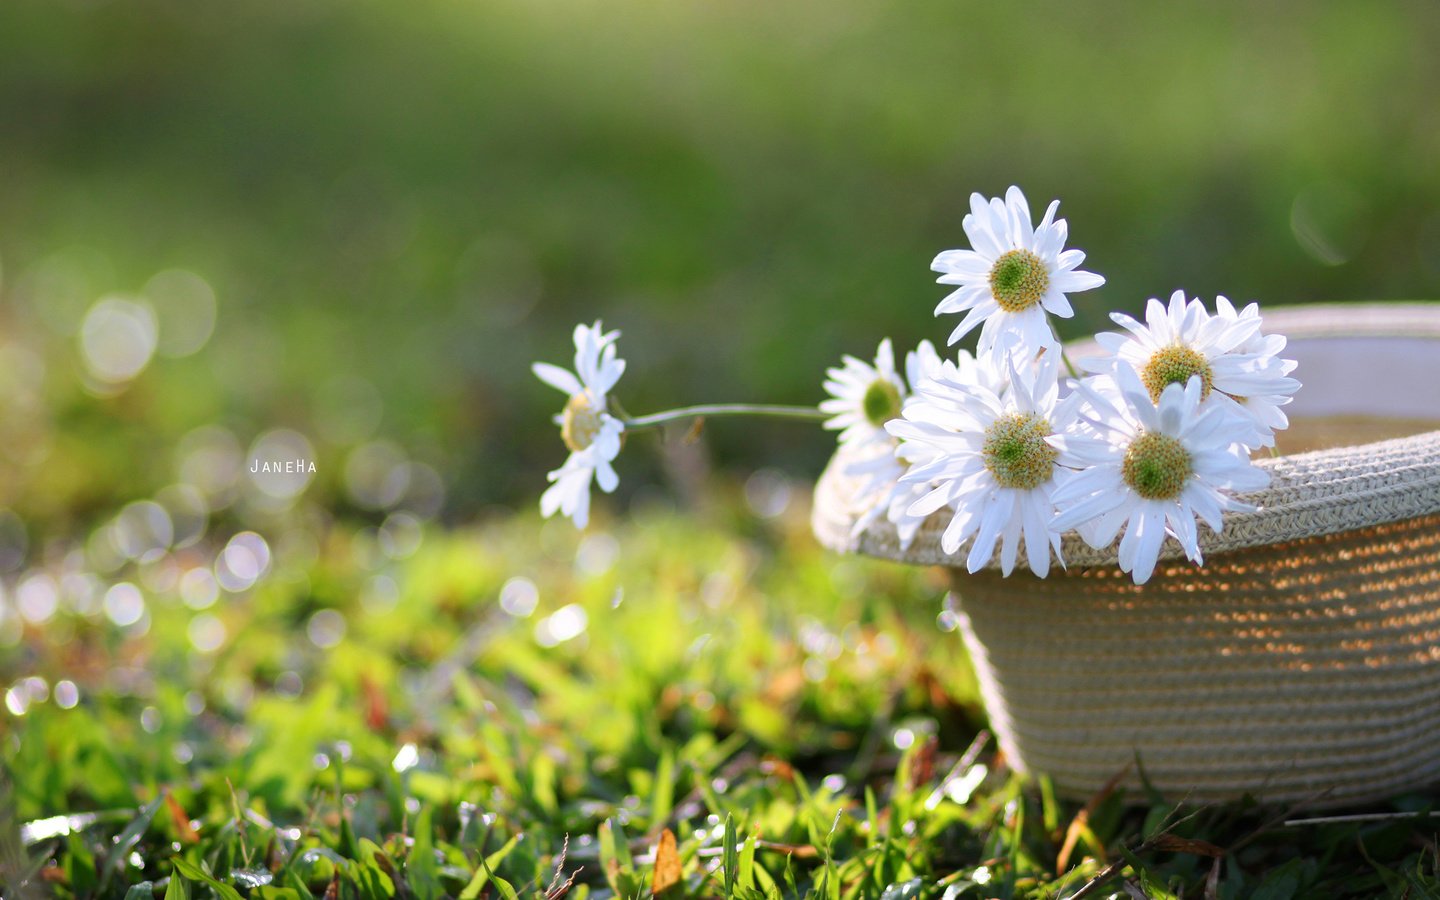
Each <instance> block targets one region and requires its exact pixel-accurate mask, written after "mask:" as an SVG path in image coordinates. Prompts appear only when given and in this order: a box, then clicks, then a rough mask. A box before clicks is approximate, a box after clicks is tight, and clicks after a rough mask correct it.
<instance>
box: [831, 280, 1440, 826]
mask: <svg viewBox="0 0 1440 900" xmlns="http://www.w3.org/2000/svg"><path fill="white" fill-rule="evenodd" d="M1266 321H1267V330H1269V331H1278V332H1282V333H1286V334H1288V335H1289V336H1290V338H1291V349H1292V354H1288V355H1294V356H1295V357H1296V358H1297V359H1299V360H1300V363H1301V366H1300V369H1299V370H1298V371H1297V372H1296V375H1297V376H1298V377H1299V378H1300V379H1301V381H1302V382H1307V387H1306V388H1305V389H1304V390H1302V391H1301V397H1303V396H1304V395H1305V393H1306V391H1309V390H1311V389H1312V388H1313V387H1314V386H1315V385H1314V382H1315V380H1316V379H1311V378H1308V377H1307V374H1308V373H1307V371H1306V365H1307V362H1310V363H1315V364H1316V365H1317V368H1319V366H1320V364H1321V363H1325V362H1330V363H1333V362H1334V361H1335V360H1342V361H1343V364H1344V365H1345V366H1346V368H1347V370H1348V371H1346V372H1343V373H1340V377H1338V378H1331V379H1330V381H1329V382H1326V381H1325V380H1324V378H1325V376H1323V375H1322V376H1321V379H1320V380H1321V382H1322V384H1324V385H1327V386H1328V390H1326V391H1325V392H1324V393H1328V395H1329V396H1325V395H1321V396H1317V397H1315V398H1313V399H1312V400H1310V401H1309V405H1310V411H1312V412H1319V413H1322V414H1327V415H1335V414H1344V413H1352V414H1353V413H1365V412H1369V411H1373V410H1375V409H1377V407H1380V406H1382V405H1383V404H1384V403H1386V402H1388V401H1386V400H1377V399H1376V398H1379V397H1383V396H1387V395H1386V393H1385V392H1387V391H1388V392H1391V393H1393V394H1397V395H1405V394H1406V393H1407V391H1406V390H1405V388H1406V386H1407V384H1408V385H1409V386H1411V387H1414V388H1418V390H1412V391H1409V392H1408V393H1409V394H1411V395H1413V396H1412V397H1410V398H1409V399H1408V400H1406V401H1405V402H1403V403H1401V404H1400V406H1398V407H1396V406H1394V405H1393V404H1391V405H1390V406H1387V407H1385V409H1386V411H1388V412H1390V413H1391V414H1397V413H1398V414H1404V415H1409V416H1414V417H1416V418H1430V419H1440V397H1437V396H1436V393H1437V392H1436V391H1435V389H1434V387H1433V385H1434V383H1435V377H1434V376H1435V374H1437V373H1440V363H1436V362H1435V360H1437V359H1440V305H1405V306H1385V305H1370V306H1359V307H1336V306H1329V307H1319V308H1315V307H1312V308H1299V309H1291V310H1285V311H1283V312H1281V313H1276V314H1271V315H1267V317H1266ZM1082 353H1083V350H1082ZM1351 357H1361V358H1351ZM1407 358H1408V359H1409V360H1410V362H1413V363H1414V364H1415V365H1418V366H1420V367H1421V368H1420V369H1419V370H1418V371H1419V372H1420V374H1422V375H1428V376H1429V377H1428V378H1425V379H1423V381H1422V383H1420V384H1416V383H1415V382H1416V381H1417V380H1419V379H1414V378H1410V379H1409V380H1408V381H1407V382H1405V383H1402V384H1399V385H1397V384H1396V383H1395V382H1394V381H1391V380H1390V379H1389V378H1386V377H1384V376H1385V373H1387V372H1389V373H1391V374H1395V373H1397V372H1403V370H1404V367H1405V366H1406V365H1407V364H1408V363H1407ZM1332 367H1333V366H1332ZM1397 367H1398V368H1397ZM1331 374H1334V373H1331ZM1376 379H1380V381H1381V383H1376ZM1341 395H1344V396H1341ZM1407 403H1408V405H1406V404H1407ZM1295 406H1296V407H1297V408H1298V407H1300V406H1301V403H1300V398H1297V401H1296V404H1295ZM1257 462H1258V464H1259V465H1262V466H1264V467H1265V468H1267V469H1268V470H1269V471H1270V473H1271V477H1272V483H1271V486H1270V487H1269V488H1268V489H1267V490H1265V491H1263V492H1260V493H1257V494H1252V495H1249V496H1248V497H1247V498H1246V499H1247V500H1249V501H1251V502H1253V503H1255V504H1257V505H1258V506H1259V507H1260V509H1259V511H1257V512H1254V513H1247V514H1232V515H1229V516H1227V517H1226V521H1225V528H1224V531H1223V533H1222V534H1219V535H1216V534H1214V533H1210V532H1208V531H1207V530H1206V529H1204V528H1203V526H1202V541H1201V544H1202V547H1203V548H1204V550H1205V557H1206V563H1205V565H1204V566H1203V567H1200V568H1197V567H1195V566H1193V565H1191V564H1190V563H1188V562H1186V561H1185V560H1184V559H1183V558H1180V553H1179V549H1178V547H1176V546H1175V545H1174V543H1173V542H1170V544H1169V545H1168V547H1167V551H1166V552H1165V553H1164V554H1162V562H1161V564H1160V565H1159V566H1158V567H1157V570H1156V574H1155V576H1154V577H1153V578H1152V579H1151V581H1150V582H1149V583H1147V584H1146V585H1144V586H1142V587H1137V586H1135V585H1133V584H1132V583H1131V582H1130V579H1129V577H1128V576H1126V575H1124V574H1123V573H1121V572H1120V571H1119V569H1118V567H1116V566H1115V559H1116V548H1115V547H1113V546H1112V547H1109V548H1105V549H1103V550H1099V551H1097V550H1092V549H1091V548H1089V547H1087V546H1085V545H1084V544H1083V542H1079V541H1078V540H1074V539H1067V540H1066V542H1065V544H1064V550H1065V557H1066V561H1067V563H1068V564H1069V569H1068V570H1066V571H1058V570H1052V573H1051V575H1050V577H1049V578H1046V579H1038V578H1035V577H1033V576H1032V575H1030V574H1029V573H1028V572H1017V573H1016V574H1014V575H1012V576H1011V577H1009V578H1003V577H1001V576H1000V574H999V572H998V571H997V570H995V569H993V568H991V569H986V570H982V571H981V572H979V573H977V574H975V575H970V574H967V573H966V572H965V571H964V569H963V554H962V555H961V557H960V558H958V559H953V558H950V557H947V556H946V555H945V554H944V552H943V551H942V550H941V549H940V546H939V533H940V531H942V530H943V527H944V521H943V519H941V518H939V517H937V518H936V519H935V520H932V522H930V523H927V525H926V527H925V528H923V529H922V531H921V534H920V536H919V537H918V538H917V539H916V541H915V543H914V544H913V545H912V546H911V547H910V549H909V550H908V551H907V552H903V553H902V552H901V551H900V549H899V546H898V542H897V540H896V537H895V533H894V529H893V527H891V526H889V525H888V523H885V522H883V521H882V522H879V523H876V524H874V525H872V526H870V527H869V528H868V529H867V530H865V531H864V532H862V533H859V534H853V533H852V529H853V524H854V521H855V517H856V515H857V514H858V513H859V512H861V511H860V510H857V509H854V508H853V507H854V503H853V495H854V484H853V483H852V482H851V480H850V479H848V478H846V477H844V476H843V475H842V474H841V470H842V469H843V466H844V459H843V458H840V457H837V459H836V460H834V461H832V464H831V465H830V467H829V468H828V469H827V471H826V473H825V474H824V475H823V476H822V477H821V480H820V482H819V484H818V485H817V489H816V496H815V507H814V512H813V517H812V520H813V525H814V529H815V532H816V534H817V536H818V537H819V538H820V540H821V541H822V543H824V544H826V545H827V546H829V547H831V548H833V549H836V550H841V551H848V552H861V553H866V554H869V555H874V556H880V557H883V558H887V559H893V560H897V561H902V562H909V563H916V564H937V565H943V566H950V567H951V582H952V588H953V590H954V593H955V595H956V597H957V599H958V600H959V608H960V611H961V617H960V625H961V633H962V635H963V636H964V639H965V642H966V646H967V648H968V649H969V652H970V656H971V659H972V660H973V662H974V665H975V668H976V673H977V675H978V677H979V680H980V684H981V688H982V692H983V695H984V699H985V702H986V706H987V709H988V711H989V713H990V717H991V723H992V726H993V728H994V730H995V732H996V734H997V736H998V738H999V740H1000V743H1001V747H1002V748H1003V750H1004V751H1005V753H1006V755H1007V757H1008V758H1009V759H1010V760H1011V763H1012V764H1013V765H1015V766H1016V767H1017V768H1020V769H1022V770H1030V771H1035V772H1044V773H1047V774H1049V775H1050V776H1051V777H1052V778H1053V779H1054V780H1055V784H1056V786H1057V788H1059V789H1060V790H1061V791H1062V792H1064V793H1065V794H1067V795H1069V796H1086V795H1089V794H1090V793H1093V792H1094V791H1095V790H1097V789H1098V788H1099V787H1100V786H1101V785H1103V784H1104V783H1105V782H1106V781H1107V780H1109V779H1110V778H1111V777H1112V776H1114V775H1116V774H1117V773H1119V772H1120V771H1121V770H1122V769H1124V768H1125V767H1126V766H1127V765H1130V766H1131V769H1130V771H1129V772H1128V774H1127V775H1126V776H1125V778H1124V780H1123V782H1122V783H1124V784H1126V785H1127V786H1128V787H1129V788H1131V789H1132V790H1131V791H1130V792H1129V795H1130V797H1131V799H1134V800H1137V801H1138V800H1143V793H1142V792H1141V791H1139V790H1138V789H1139V788H1140V772H1139V770H1138V769H1137V768H1135V767H1134V766H1133V765H1132V764H1133V763H1134V761H1135V760H1136V759H1137V757H1138V759H1139V762H1140V765H1141V766H1143V769H1144V773H1145V776H1146V777H1148V779H1149V780H1150V782H1151V784H1152V785H1154V786H1155V787H1156V788H1158V789H1159V790H1160V791H1161V792H1162V793H1164V794H1165V795H1166V796H1167V797H1170V798H1172V799H1177V800H1178V799H1181V798H1184V797H1189V798H1190V799H1192V800H1195V801H1209V800H1227V799H1234V798H1237V797H1239V796H1241V795H1243V794H1246V793H1249V794H1252V795H1254V796H1256V797H1259V798H1261V799H1263V800H1266V801H1273V802H1285V803H1292V802H1306V803H1308V804H1309V805H1312V806H1316V807H1323V806H1337V805H1344V804H1347V803H1355V802H1359V801H1362V800H1369V799H1378V798H1383V797H1387V796H1391V795H1394V794H1396V793H1399V792H1402V791H1404V790H1407V789H1412V788H1416V787H1420V786H1423V785H1426V784H1428V783H1431V782H1434V781H1437V780H1440V432H1437V431H1432V432H1428V433H1424V434H1420V435H1417V436H1413V437H1406V438H1399V439H1393V440H1388V441H1383V442H1377V443H1371V444H1364V445H1360V446H1352V447H1343V448H1337V449H1329V450H1321V451H1316V452H1311V453H1304V454H1297V455H1293V456H1285V457H1278V458H1269V459H1263V460H1257ZM962 550H963V548H962Z"/></svg>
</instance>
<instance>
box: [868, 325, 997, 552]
mask: <svg viewBox="0 0 1440 900" xmlns="http://www.w3.org/2000/svg"><path fill="white" fill-rule="evenodd" d="M960 359H961V361H962V365H966V364H968V365H966V370H967V371H968V370H969V369H970V368H972V367H973V366H974V360H973V358H971V357H970V354H968V353H964V352H963V351H962V352H961V354H960ZM947 367H948V369H949V370H950V371H953V372H954V374H955V377H957V378H958V377H962V376H961V374H960V369H959V368H957V367H956V365H955V363H951V362H948V361H944V360H941V358H940V354H939V353H937V352H936V351H935V345H934V344H932V343H930V342H929V341H921V342H920V344H919V346H917V347H916V348H915V349H914V350H911V351H910V352H909V353H907V354H905V381H906V383H907V384H908V386H909V388H910V395H909V396H908V397H907V399H906V400H905V401H904V403H905V404H906V405H908V404H912V403H914V402H915V399H916V398H915V396H914V391H915V390H917V389H919V388H920V387H921V386H923V385H924V384H925V383H926V382H928V381H929V380H931V379H933V378H936V377H938V376H940V375H941V374H942V373H943V372H945V371H946V370H947ZM886 439H887V442H888V443H886V444H884V445H880V444H877V445H875V446H876V447H877V450H876V452H874V454H873V455H871V456H868V457H866V458H863V459H860V460H858V461H856V462H853V463H851V464H849V465H848V466H846V467H845V473H846V474H847V475H853V476H857V477H861V478H864V479H865V483H864V484H863V485H862V486H861V487H860V489H859V490H857V491H856V495H855V503H856V506H857V508H859V509H861V510H863V512H862V513H861V514H860V515H859V516H858V517H856V519H855V525H854V527H853V528H852V529H851V534H852V535H859V534H860V533H861V532H863V531H864V530H865V529H867V528H869V527H870V525H871V524H872V523H874V522H875V520H876V519H878V518H879V517H880V516H882V515H883V516H885V518H886V519H887V520H889V521H890V522H891V523H892V524H894V526H895V532H896V534H897V535H898V536H899V538H900V549H902V550H905V549H908V548H909V547H910V544H911V543H913V542H914V540H915V535H916V534H917V533H918V532H919V530H920V526H921V525H923V524H924V522H925V519H926V518H928V517H927V516H912V515H910V514H909V508H910V505H911V504H912V503H914V502H915V501H916V500H918V499H919V498H920V497H921V496H923V495H924V494H925V493H926V492H927V491H928V488H927V487H926V486H925V485H923V484H909V483H902V482H901V481H900V477H901V476H902V475H904V474H905V471H906V469H907V467H909V466H912V465H916V464H917V463H923V462H929V461H931V459H932V458H933V456H934V453H935V451H934V450H933V448H931V447H929V446H928V445H927V446H921V445H914V444H911V443H909V442H907V441H901V440H899V439H897V438H894V437H891V436H890V435H889V434H888V432H887V434H886Z"/></svg>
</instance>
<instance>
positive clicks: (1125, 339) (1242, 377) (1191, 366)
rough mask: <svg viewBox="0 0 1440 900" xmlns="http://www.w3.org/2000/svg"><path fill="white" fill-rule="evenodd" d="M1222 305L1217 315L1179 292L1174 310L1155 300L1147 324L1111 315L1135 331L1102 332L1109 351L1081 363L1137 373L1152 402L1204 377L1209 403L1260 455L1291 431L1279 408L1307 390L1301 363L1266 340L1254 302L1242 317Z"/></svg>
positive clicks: (1221, 301)
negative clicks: (1299, 373)
mask: <svg viewBox="0 0 1440 900" xmlns="http://www.w3.org/2000/svg"><path fill="white" fill-rule="evenodd" d="M1215 307H1216V312H1215V313H1214V314H1213V315H1212V314H1211V313H1210V312H1208V311H1207V310H1206V309H1205V305H1204V304H1202V303H1201V302H1200V301H1199V300H1198V299H1196V300H1190V301H1189V302H1187V301H1186V299H1185V292H1184V291H1176V292H1175V293H1174V294H1172V295H1170V305H1169V307H1168V308H1167V307H1165V306H1164V305H1162V304H1161V303H1160V301H1159V300H1155V299H1152V300H1150V302H1149V303H1148V304H1146V307H1145V324H1141V323H1140V322H1137V321H1136V320H1135V319H1133V318H1131V317H1130V316H1127V315H1125V314H1124V313H1111V314H1110V318H1111V319H1113V320H1114V321H1115V323H1116V324H1118V325H1121V326H1123V327H1124V328H1125V329H1126V330H1127V331H1129V332H1130V333H1129V334H1123V333H1119V332H1103V333H1101V334H1097V335H1096V336H1095V341H1096V343H1098V344H1100V346H1101V347H1103V348H1104V349H1105V350H1106V351H1107V352H1106V353H1105V354H1104V355H1102V356H1099V357H1094V358H1091V359H1085V360H1081V361H1080V363H1081V365H1082V366H1083V367H1085V368H1086V369H1087V370H1089V371H1091V372H1100V373H1104V374H1108V375H1112V376H1113V375H1114V374H1115V372H1116V370H1117V368H1119V367H1133V368H1134V369H1135V371H1136V372H1137V373H1139V375H1140V380H1141V381H1142V382H1143V383H1144V385H1145V388H1146V390H1147V391H1148V392H1149V394H1150V399H1151V400H1152V401H1158V400H1159V399H1160V394H1161V392H1162V391H1163V390H1164V389H1165V387H1166V386H1167V385H1170V384H1180V385H1184V384H1185V383H1186V382H1187V381H1189V380H1190V378H1191V376H1194V375H1198V376H1200V379H1201V390H1200V398H1201V402H1202V403H1203V404H1205V405H1206V406H1210V405H1218V406H1220V407H1222V408H1223V409H1224V410H1225V411H1226V414H1227V415H1229V416H1231V418H1232V419H1233V421H1234V423H1235V427H1234V430H1233V431H1232V435H1231V436H1232V438H1233V439H1234V440H1235V441H1237V442H1239V443H1241V444H1244V445H1245V446H1246V447H1249V448H1250V449H1252V450H1253V449H1255V448H1257V447H1269V446H1274V444H1275V430H1276V429H1277V428H1285V427H1286V426H1288V425H1289V422H1288V420H1286V418H1285V415H1284V414H1283V413H1282V412H1280V409H1279V407H1280V406H1283V405H1284V404H1286V403H1289V402H1290V397H1291V395H1292V394H1294V393H1295V392H1296V391H1297V390H1299V389H1300V382H1298V381H1296V380H1295V379H1294V378H1291V377H1289V373H1290V372H1292V371H1294V369H1295V362H1294V361H1293V360H1288V359H1281V358H1279V356H1278V355H1277V354H1279V353H1280V352H1281V351H1282V350H1284V348H1285V338H1284V337H1281V336H1279V335H1272V336H1270V337H1266V336H1264V335H1262V334H1261V332H1260V309H1259V306H1258V305H1256V304H1254V303H1252V304H1250V305H1249V306H1247V307H1245V309H1244V310H1243V311H1240V312H1236V310H1235V307H1234V306H1232V305H1231V304H1230V301H1229V300H1226V299H1225V298H1224V297H1218V298H1216V301H1215Z"/></svg>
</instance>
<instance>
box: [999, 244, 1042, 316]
mask: <svg viewBox="0 0 1440 900" xmlns="http://www.w3.org/2000/svg"><path fill="white" fill-rule="evenodd" d="M1049 286H1050V273H1049V272H1048V271H1046V269H1045V263H1043V262H1041V261H1040V257H1038V256H1036V255H1035V254H1034V253H1031V252H1030V251H1029V250H1011V251H1010V252H1008V253H1004V254H1002V255H1001V256H1000V258H999V259H997V260H995V265H994V266H992V267H991V268H990V293H992V294H994V295H995V302H996V303H998V304H1000V308H1001V309H1003V310H1005V311H1006V312H1012V313H1014V312H1020V311H1022V310H1026V309H1029V308H1030V307H1032V306H1034V305H1035V304H1036V303H1039V302H1040V298H1041V297H1044V296H1045V289H1046V288H1048V287H1049Z"/></svg>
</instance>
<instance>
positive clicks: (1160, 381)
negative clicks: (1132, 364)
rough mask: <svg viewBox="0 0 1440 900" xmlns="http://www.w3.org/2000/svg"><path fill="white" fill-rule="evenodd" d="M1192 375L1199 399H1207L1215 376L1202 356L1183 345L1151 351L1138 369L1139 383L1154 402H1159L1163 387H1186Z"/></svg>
mask: <svg viewBox="0 0 1440 900" xmlns="http://www.w3.org/2000/svg"><path fill="white" fill-rule="evenodd" d="M1194 375H1199V376H1200V399H1201V400H1204V399H1207V398H1208V397H1209V396H1210V389H1211V388H1213V387H1214V386H1215V373H1214V372H1213V371H1212V370H1211V368H1210V362H1209V360H1207V359H1205V356H1204V355H1203V354H1201V353H1200V352H1199V351H1196V350H1193V349H1191V348H1189V347H1186V346H1185V345H1184V344H1171V345H1170V346H1169V347H1165V348H1163V349H1161V350H1157V351H1155V354H1154V355H1153V356H1151V357H1150V361H1149V362H1147V363H1145V367H1144V368H1143V369H1141V370H1140V380H1141V381H1143V382H1145V388H1146V389H1147V390H1148V391H1150V399H1151V400H1153V401H1154V402H1156V403H1159V402H1160V394H1161V393H1163V392H1164V390H1165V388H1166V387H1167V386H1169V385H1172V384H1180V385H1184V384H1189V383H1190V378H1191V376H1194Z"/></svg>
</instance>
